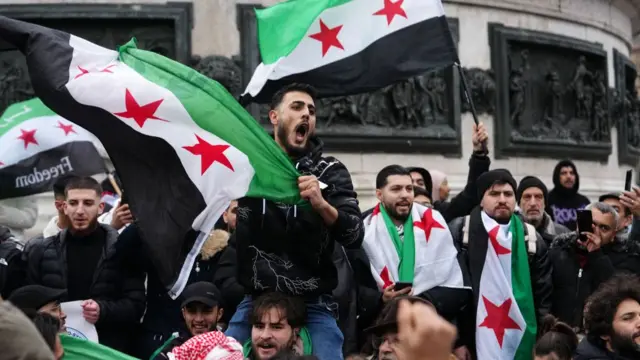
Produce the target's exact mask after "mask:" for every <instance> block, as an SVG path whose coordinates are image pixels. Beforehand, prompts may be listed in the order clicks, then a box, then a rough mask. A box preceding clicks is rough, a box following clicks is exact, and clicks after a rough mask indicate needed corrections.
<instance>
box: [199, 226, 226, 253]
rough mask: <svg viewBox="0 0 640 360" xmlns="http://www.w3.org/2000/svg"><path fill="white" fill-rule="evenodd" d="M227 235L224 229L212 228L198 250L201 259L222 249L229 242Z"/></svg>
mask: <svg viewBox="0 0 640 360" xmlns="http://www.w3.org/2000/svg"><path fill="white" fill-rule="evenodd" d="M229 236H230V235H229V233H228V232H226V231H224V230H213V231H212V232H211V234H209V238H207V241H205V242H204V244H203V245H202V249H201V250H200V255H201V256H202V260H209V259H211V258H212V257H214V256H215V255H216V254H217V253H219V252H220V251H222V250H224V248H226V247H227V245H228V244H229Z"/></svg>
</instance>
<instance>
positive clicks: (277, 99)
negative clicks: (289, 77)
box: [270, 83, 318, 110]
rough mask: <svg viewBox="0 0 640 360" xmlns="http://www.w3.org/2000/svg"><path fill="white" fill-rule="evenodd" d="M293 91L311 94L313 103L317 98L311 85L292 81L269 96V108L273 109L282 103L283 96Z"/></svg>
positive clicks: (315, 91)
mask: <svg viewBox="0 0 640 360" xmlns="http://www.w3.org/2000/svg"><path fill="white" fill-rule="evenodd" d="M294 91H297V92H302V93H305V94H308V95H309V96H311V99H312V100H313V102H314V103H315V102H316V99H317V98H318V91H317V90H316V89H315V88H314V87H313V86H311V85H309V84H302V83H292V84H289V85H286V86H283V87H282V88H280V90H278V91H276V93H275V94H273V96H272V97H271V106H270V110H274V109H276V108H277V107H278V106H280V104H282V99H284V96H285V95H287V94H288V93H290V92H294Z"/></svg>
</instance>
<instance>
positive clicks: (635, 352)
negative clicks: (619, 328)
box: [611, 331, 640, 359]
mask: <svg viewBox="0 0 640 360" xmlns="http://www.w3.org/2000/svg"><path fill="white" fill-rule="evenodd" d="M638 336H640V332H636V333H634V334H632V335H620V334H618V333H616V332H615V331H614V333H613V335H611V348H612V349H613V351H615V352H616V353H618V354H620V355H623V356H628V357H630V358H633V359H637V358H639V357H640V345H638V344H637V343H636V342H635V341H634V339H635V338H636V337H638Z"/></svg>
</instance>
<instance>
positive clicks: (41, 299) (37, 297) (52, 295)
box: [7, 285, 67, 310]
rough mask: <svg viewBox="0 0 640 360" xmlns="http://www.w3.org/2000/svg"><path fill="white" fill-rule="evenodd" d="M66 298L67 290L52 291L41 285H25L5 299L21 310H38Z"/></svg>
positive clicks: (52, 289)
mask: <svg viewBox="0 0 640 360" xmlns="http://www.w3.org/2000/svg"><path fill="white" fill-rule="evenodd" d="M66 296H67V290H64V289H54V288H50V287H46V286H42V285H27V286H23V287H21V288H18V289H16V290H15V291H13V292H12V293H11V296H9V298H8V299H7V300H8V301H10V302H11V303H12V304H13V305H15V306H16V307H18V308H20V309H21V310H25V309H33V310H38V309H40V308H41V307H43V306H45V305H47V304H48V303H50V302H54V301H60V300H61V299H63V298H64V297H66Z"/></svg>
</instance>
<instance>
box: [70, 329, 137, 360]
mask: <svg viewBox="0 0 640 360" xmlns="http://www.w3.org/2000/svg"><path fill="white" fill-rule="evenodd" d="M60 344H61V345H62V349H63V350H64V356H63V357H62V359H64V360H136V358H134V357H131V356H129V355H126V354H123V353H121V352H119V351H116V350H114V349H112V348H110V347H106V346H104V345H100V344H97V343H94V342H92V341H89V340H84V339H79V338H76V337H73V336H69V335H66V334H60Z"/></svg>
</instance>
